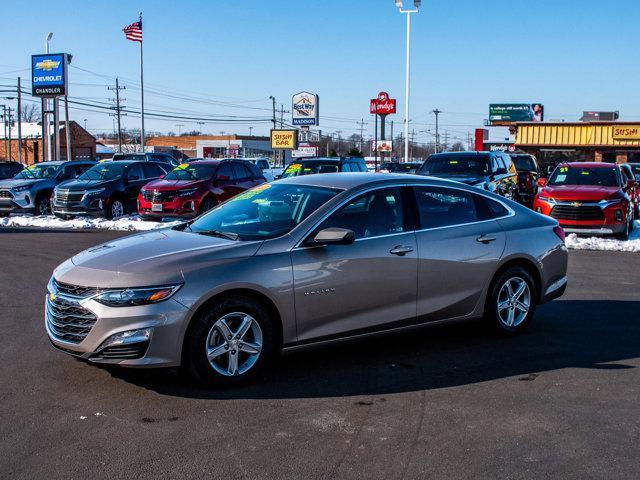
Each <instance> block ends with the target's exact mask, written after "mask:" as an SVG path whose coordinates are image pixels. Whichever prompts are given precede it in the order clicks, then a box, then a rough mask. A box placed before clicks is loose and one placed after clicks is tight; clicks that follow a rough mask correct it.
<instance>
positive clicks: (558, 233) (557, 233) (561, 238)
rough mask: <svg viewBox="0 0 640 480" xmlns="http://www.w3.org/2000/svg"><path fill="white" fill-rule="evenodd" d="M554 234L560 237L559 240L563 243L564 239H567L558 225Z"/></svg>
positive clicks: (554, 228) (554, 229)
mask: <svg viewBox="0 0 640 480" xmlns="http://www.w3.org/2000/svg"><path fill="white" fill-rule="evenodd" d="M553 233H555V234H556V235H557V236H558V238H559V239H560V240H562V241H563V242H564V239H565V238H567V236H566V235H565V233H564V229H563V228H562V227H561V226H560V225H556V226H555V227H553Z"/></svg>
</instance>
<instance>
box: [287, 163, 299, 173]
mask: <svg viewBox="0 0 640 480" xmlns="http://www.w3.org/2000/svg"><path fill="white" fill-rule="evenodd" d="M301 168H302V164H301V163H292V164H291V165H289V167H288V168H287V173H289V172H298V171H300V169H301Z"/></svg>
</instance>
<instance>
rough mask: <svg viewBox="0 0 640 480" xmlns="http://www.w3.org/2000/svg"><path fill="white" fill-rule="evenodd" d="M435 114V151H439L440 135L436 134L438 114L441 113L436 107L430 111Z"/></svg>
mask: <svg viewBox="0 0 640 480" xmlns="http://www.w3.org/2000/svg"><path fill="white" fill-rule="evenodd" d="M432 113H434V114H435V116H436V153H438V152H439V151H440V137H439V135H438V115H440V114H441V113H442V110H438V109H437V108H436V109H435V110H434V111H433V112H432Z"/></svg>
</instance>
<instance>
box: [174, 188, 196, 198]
mask: <svg viewBox="0 0 640 480" xmlns="http://www.w3.org/2000/svg"><path fill="white" fill-rule="evenodd" d="M197 191H198V189H197V188H189V189H187V190H178V196H179V197H188V196H189V195H193V194H194V193H196V192H197Z"/></svg>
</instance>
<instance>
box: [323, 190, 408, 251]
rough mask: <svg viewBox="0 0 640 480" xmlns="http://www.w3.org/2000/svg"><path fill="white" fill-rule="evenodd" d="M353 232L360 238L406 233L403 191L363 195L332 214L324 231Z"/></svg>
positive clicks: (375, 191) (326, 222)
mask: <svg viewBox="0 0 640 480" xmlns="http://www.w3.org/2000/svg"><path fill="white" fill-rule="evenodd" d="M331 227H333V228H346V229H349V230H353V232H354V233H355V237H356V239H358V238H370V237H377V236H380V235H390V234H394V233H402V232H404V231H405V226H404V215H403V203H402V193H401V190H400V188H397V187H395V188H384V189H380V190H374V191H372V192H368V193H365V194H363V195H360V196H358V197H356V198H354V199H352V200H350V201H349V202H347V203H346V204H345V205H344V206H342V207H341V208H340V209H339V210H338V211H336V212H334V213H333V214H331V216H330V217H329V218H327V219H326V220H325V221H324V222H322V224H321V225H320V227H319V228H318V230H322V229H324V228H331Z"/></svg>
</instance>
